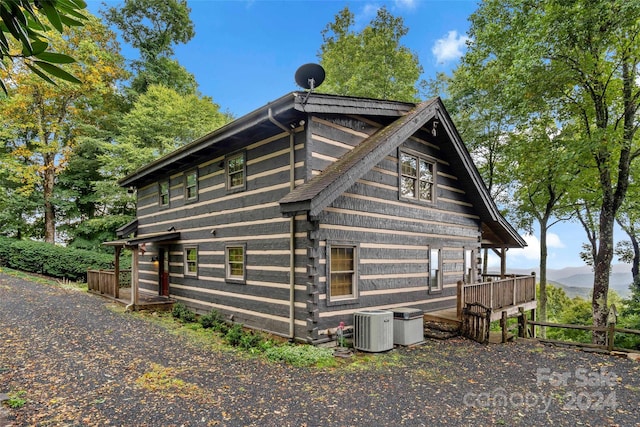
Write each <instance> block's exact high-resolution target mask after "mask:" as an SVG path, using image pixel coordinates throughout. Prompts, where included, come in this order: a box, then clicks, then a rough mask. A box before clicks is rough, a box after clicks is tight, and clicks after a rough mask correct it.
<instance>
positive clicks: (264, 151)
mask: <svg viewBox="0 0 640 427" xmlns="http://www.w3.org/2000/svg"><path fill="white" fill-rule="evenodd" d="M301 130H302V129H298V130H297V133H296V134H295V137H294V145H295V162H296V169H295V179H296V182H298V183H302V182H304V179H305V175H306V172H305V169H304V164H305V163H304V158H305V150H304V148H305V141H304V135H305V133H304V132H300V131H301ZM245 153H246V163H245V164H246V177H245V178H246V189H245V190H244V191H240V192H238V191H235V192H229V191H227V188H226V181H225V180H226V176H225V166H224V157H223V156H220V157H217V158H214V159H211V160H209V161H207V162H204V163H201V164H199V165H189V166H185V167H184V170H182V171H176V173H174V174H173V175H172V176H171V177H164V178H163V179H164V180H166V179H167V178H169V179H170V203H169V206H167V207H160V206H159V203H158V200H159V199H158V197H159V195H158V191H159V190H158V185H157V184H152V185H148V186H146V187H143V188H141V189H139V190H138V221H139V234H146V233H155V232H161V231H166V230H167V229H169V228H171V227H175V229H176V230H177V231H179V232H180V233H181V239H180V240H179V241H176V242H167V243H166V245H165V247H168V248H169V250H170V287H169V289H170V293H171V296H172V297H173V298H175V299H177V300H178V301H181V302H183V303H185V304H187V305H188V306H190V307H192V308H194V309H196V310H197V311H199V312H201V313H202V312H207V311H209V310H211V309H212V308H213V309H216V310H218V311H220V312H221V313H223V314H225V315H227V316H230V317H231V316H232V317H233V320H234V321H236V322H239V323H243V324H245V325H247V326H250V327H254V328H257V329H263V330H267V331H269V332H273V333H276V334H280V335H288V333H289V321H290V315H289V313H290V303H289V301H290V279H289V278H290V275H291V269H290V237H291V234H290V227H291V219H290V218H286V217H283V216H282V214H281V213H280V209H279V204H278V200H279V199H280V198H282V197H283V196H284V195H286V194H287V193H288V192H289V191H290V139H289V135H288V134H287V133H282V134H280V135H277V136H276V137H272V138H269V139H267V140H263V141H255V142H252V143H251V142H248V145H247V148H246V150H245ZM194 168H196V170H197V172H198V189H199V190H198V197H197V200H195V201H185V198H184V173H185V172H188V171H192V170H194ZM294 221H295V223H296V224H297V223H301V224H302V225H301V226H300V227H302V228H304V224H305V218H296V219H294ZM296 227H298V226H297V225H296ZM296 240H298V241H299V245H300V247H301V248H302V249H298V250H297V251H296V254H295V260H296V270H295V274H296V277H299V280H300V282H297V283H299V284H297V286H296V289H295V300H296V303H295V312H296V323H295V328H296V335H297V336H301V337H304V336H306V332H305V331H306V317H307V305H306V298H307V292H306V290H307V289H306V286H305V285H304V283H305V280H306V275H307V268H306V265H307V258H306V246H307V243H306V242H307V234H306V232H305V231H304V230H302V231H296ZM234 243H237V244H242V245H246V254H245V256H246V281H245V283H243V284H239V283H231V282H228V281H227V280H226V279H225V245H227V244H234ZM192 246H195V247H197V248H198V274H197V276H195V277H193V276H187V275H185V274H184V250H185V248H186V247H192ZM159 248H160V245H158V244H155V245H151V244H148V245H147V252H145V254H144V256H142V257H141V263H140V284H141V287H142V288H144V289H147V290H151V291H153V292H157V291H158V287H157V283H158V268H157V266H156V265H154V263H152V262H151V257H153V256H157V255H158V251H159Z"/></svg>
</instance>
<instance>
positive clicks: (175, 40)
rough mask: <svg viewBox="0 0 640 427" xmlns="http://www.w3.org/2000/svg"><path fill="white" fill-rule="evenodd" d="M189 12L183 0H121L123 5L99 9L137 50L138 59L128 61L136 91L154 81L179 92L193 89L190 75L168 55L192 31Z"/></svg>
mask: <svg viewBox="0 0 640 427" xmlns="http://www.w3.org/2000/svg"><path fill="white" fill-rule="evenodd" d="M190 12H191V9H189V7H188V6H187V2H186V0H125V2H124V5H123V6H121V7H111V8H108V9H106V10H105V11H103V15H104V17H105V19H106V20H107V21H108V22H110V23H111V24H113V25H115V26H116V27H117V28H118V29H119V30H120V33H121V34H122V38H123V40H124V41H125V42H127V43H129V44H130V45H131V46H133V47H134V48H135V49H137V50H138V51H139V52H140V59H136V60H134V61H132V67H133V71H134V77H133V80H132V82H131V88H132V89H133V90H134V91H135V92H136V93H145V92H146V90H147V88H148V87H149V86H151V85H157V84H160V85H164V86H167V87H170V88H172V89H174V90H175V91H177V92H178V93H180V94H183V95H186V94H190V93H196V90H197V84H196V81H195V78H194V76H193V75H192V74H191V73H189V72H188V71H187V70H186V69H184V67H182V66H181V65H180V64H179V63H178V62H177V61H176V60H175V59H173V58H172V56H173V48H174V46H175V45H177V44H181V43H187V42H188V41H189V40H191V39H192V38H193V36H194V35H195V30H194V27H193V22H192V21H191V18H190V16H189V14H190Z"/></svg>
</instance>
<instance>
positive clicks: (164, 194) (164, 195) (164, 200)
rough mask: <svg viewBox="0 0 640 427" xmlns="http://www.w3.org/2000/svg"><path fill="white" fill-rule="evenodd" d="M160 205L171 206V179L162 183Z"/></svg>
mask: <svg viewBox="0 0 640 427" xmlns="http://www.w3.org/2000/svg"><path fill="white" fill-rule="evenodd" d="M159 202H160V206H169V181H162V182H161V183H160V199H159Z"/></svg>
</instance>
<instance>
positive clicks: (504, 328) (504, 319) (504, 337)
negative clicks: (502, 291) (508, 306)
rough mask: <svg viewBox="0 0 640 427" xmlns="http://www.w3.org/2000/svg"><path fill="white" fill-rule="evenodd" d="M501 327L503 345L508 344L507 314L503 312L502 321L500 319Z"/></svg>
mask: <svg viewBox="0 0 640 427" xmlns="http://www.w3.org/2000/svg"><path fill="white" fill-rule="evenodd" d="M500 326H502V344H504V343H506V342H507V332H508V328H507V312H506V311H503V312H502V319H500Z"/></svg>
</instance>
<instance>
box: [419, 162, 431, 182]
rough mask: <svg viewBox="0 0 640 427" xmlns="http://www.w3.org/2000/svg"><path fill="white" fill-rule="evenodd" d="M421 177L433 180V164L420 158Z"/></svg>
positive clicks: (424, 179) (425, 179)
mask: <svg viewBox="0 0 640 427" xmlns="http://www.w3.org/2000/svg"><path fill="white" fill-rule="evenodd" d="M420 179H421V180H423V181H429V182H433V165H432V164H431V163H427V162H425V161H424V160H420Z"/></svg>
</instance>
